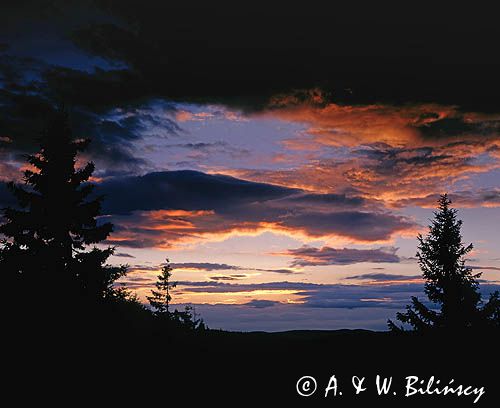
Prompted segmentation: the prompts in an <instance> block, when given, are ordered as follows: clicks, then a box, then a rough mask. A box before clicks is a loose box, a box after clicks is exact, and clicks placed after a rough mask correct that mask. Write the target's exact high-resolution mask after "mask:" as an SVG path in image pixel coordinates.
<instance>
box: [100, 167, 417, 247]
mask: <svg viewBox="0 0 500 408" xmlns="http://www.w3.org/2000/svg"><path fill="white" fill-rule="evenodd" d="M130 191H134V194H133V195H130ZM96 193H97V194H103V195H104V196H105V201H104V203H103V210H104V212H105V213H106V214H107V215H108V219H109V220H111V221H113V222H114V223H115V224H116V225H117V227H116V228H115V232H114V234H113V235H112V237H111V238H110V240H109V243H110V244H116V245H122V246H131V247H138V248H140V247H149V246H157V247H165V248H166V247H169V245H171V244H172V243H175V242H180V241H183V240H184V241H193V240H200V239H201V240H202V239H217V238H219V239H224V238H226V237H228V236H230V235H232V234H247V235H252V234H253V235H255V234H259V233H261V232H263V231H275V232H276V233H281V234H289V235H297V236H302V237H309V238H320V237H333V236H337V237H338V236H340V237H344V238H347V239H351V240H355V241H361V242H377V241H386V240H389V239H390V238H391V237H392V236H393V235H394V234H396V233H409V232H411V233H413V232H414V231H415V228H416V226H415V224H414V222H413V221H411V220H409V219H407V218H405V217H403V216H399V215H393V214H390V213H388V212H384V211H380V210H379V211H376V210H372V211H368V210H364V208H363V200H355V199H348V198H346V197H345V196H335V199H333V200H332V196H331V195H329V196H326V197H323V198H322V197H318V198H317V199H315V198H314V197H313V195H311V194H305V200H306V202H304V201H301V200H300V199H297V196H300V195H301V194H302V192H301V191H300V190H297V189H291V188H286V187H281V186H276V185H272V184H265V183H255V182H250V181H246V180H241V179H237V178H233V177H228V176H225V175H219V174H216V175H209V174H204V173H200V172H195V171H172V172H157V173H150V174H146V175H144V176H140V177H121V178H118V177H116V178H113V179H111V180H105V181H104V182H102V183H99V185H98V186H97V188H96ZM289 199H290V200H289ZM313 202H315V203H316V204H315V205H312V204H313ZM346 202H348V204H349V205H348V206H347V205H346ZM325 203H327V204H325ZM336 204H337V205H336ZM355 205H357V206H358V208H359V209H353V207H354V208H355ZM346 207H347V208H350V209H346Z"/></svg>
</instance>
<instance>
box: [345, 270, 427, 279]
mask: <svg viewBox="0 0 500 408" xmlns="http://www.w3.org/2000/svg"><path fill="white" fill-rule="evenodd" d="M373 269H383V268H373ZM344 279H348V280H368V281H377V282H392V281H407V280H415V279H422V275H410V276H408V275H397V274H390V273H366V274H362V275H354V276H348V277H346V278H344Z"/></svg>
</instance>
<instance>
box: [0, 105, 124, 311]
mask: <svg viewBox="0 0 500 408" xmlns="http://www.w3.org/2000/svg"><path fill="white" fill-rule="evenodd" d="M88 143H89V140H75V139H74V138H73V137H72V132H71V129H70V126H69V120H68V115H67V113H66V112H64V111H58V112H57V114H56V115H55V117H54V119H53V120H52V121H51V122H50V124H49V126H48V127H47V129H46V130H45V131H44V132H43V133H42V136H41V138H40V151H39V152H38V153H37V154H34V155H31V156H29V157H28V163H29V164H30V166H31V169H28V170H26V171H25V172H24V182H25V186H21V185H16V184H15V183H13V182H11V183H9V185H8V187H9V189H10V191H11V192H12V193H13V194H14V196H15V197H16V198H17V203H18V205H17V206H16V208H6V209H4V214H3V215H4V220H5V223H4V224H3V225H1V226H0V234H3V236H4V237H5V238H4V239H3V241H2V243H1V245H0V263H1V265H0V267H1V269H2V274H3V277H4V279H5V278H7V280H8V281H9V283H10V284H11V285H14V287H15V288H17V290H21V291H22V293H24V294H25V295H26V294H28V293H29V294H30V295H31V296H33V295H34V296H36V297H39V298H43V300H42V301H47V300H48V299H50V298H52V299H54V298H55V299H58V300H60V299H62V298H63V297H66V299H70V298H71V299H74V298H76V297H78V295H85V296H87V297H88V298H89V299H94V300H95V299H103V298H106V297H123V296H125V292H124V291H123V290H121V291H116V290H115V289H113V288H112V283H113V282H114V281H115V280H116V279H117V278H119V277H121V276H123V275H124V274H125V268H124V267H109V266H105V265H104V263H105V261H106V259H107V258H108V257H109V255H111V254H112V252H113V248H108V249H106V250H100V249H97V248H94V249H92V250H91V251H90V252H88V251H87V252H86V249H87V247H88V246H89V245H92V244H96V243H99V242H101V241H103V240H104V239H106V238H107V236H108V235H109V233H110V232H111V230H112V225H111V224H110V223H104V224H101V225H98V223H97V217H98V216H99V215H100V208H101V198H90V194H91V192H92V188H93V186H92V185H91V184H90V183H88V180H89V178H90V176H91V175H92V173H93V171H94V164H93V163H92V162H89V163H87V164H86V165H84V166H83V167H82V168H80V169H76V168H75V164H76V157H77V154H78V153H79V152H81V151H83V150H84V149H85V148H86V147H87V145H88ZM32 301H35V299H32Z"/></svg>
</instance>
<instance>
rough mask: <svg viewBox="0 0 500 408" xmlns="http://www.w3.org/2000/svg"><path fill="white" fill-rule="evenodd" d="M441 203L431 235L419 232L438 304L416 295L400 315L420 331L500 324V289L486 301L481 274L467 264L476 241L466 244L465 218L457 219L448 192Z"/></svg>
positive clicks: (428, 290)
mask: <svg viewBox="0 0 500 408" xmlns="http://www.w3.org/2000/svg"><path fill="white" fill-rule="evenodd" d="M438 203H439V208H438V211H436V212H434V219H433V220H432V223H431V225H430V226H429V233H428V235H427V236H425V237H424V236H422V235H420V234H419V235H418V241H419V245H418V252H417V258H418V263H419V265H420V268H421V270H422V273H423V277H424V279H425V281H426V283H425V289H424V291H425V294H426V295H427V297H428V298H429V300H430V302H432V303H434V304H436V305H437V308H435V309H432V308H429V307H427V306H426V305H425V304H424V303H422V302H421V301H420V300H418V298H416V297H412V304H411V305H408V306H407V307H406V312H404V313H398V314H397V319H398V320H400V321H401V322H403V323H407V324H409V325H410V326H412V328H413V329H414V330H417V331H425V330H428V329H431V328H445V329H461V328H467V327H473V326H474V327H478V326H481V325H494V326H495V325H496V326H499V319H498V315H499V310H500V302H499V293H498V292H495V293H493V294H492V295H491V296H490V299H489V301H488V302H487V303H486V304H484V305H482V301H481V294H480V293H479V283H478V281H477V278H479V277H480V276H481V274H480V273H477V274H472V269H471V268H469V267H467V266H466V265H465V256H466V255H467V254H468V253H469V252H470V251H471V250H472V248H473V247H472V244H470V245H468V246H465V245H464V243H463V241H462V235H461V227H462V221H461V220H459V219H457V210H456V209H454V208H451V207H450V204H451V201H450V200H449V198H448V196H447V195H446V194H444V195H442V196H441V197H440V199H439V201H438ZM388 325H389V328H390V329H391V330H399V329H401V328H399V327H398V326H396V325H395V324H394V322H392V321H391V320H389V321H388Z"/></svg>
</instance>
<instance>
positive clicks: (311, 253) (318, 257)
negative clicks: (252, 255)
mask: <svg viewBox="0 0 500 408" xmlns="http://www.w3.org/2000/svg"><path fill="white" fill-rule="evenodd" d="M397 250H398V248H394V247H385V248H377V249H354V248H342V249H336V248H331V247H322V248H314V247H310V246H303V247H301V248H297V249H289V250H288V251H286V252H285V253H284V254H285V255H290V256H293V257H294V260H293V262H292V266H322V265H352V264H356V263H360V262H374V263H380V262H389V263H395V262H400V258H399V257H398V256H397V255H396V252H397Z"/></svg>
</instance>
